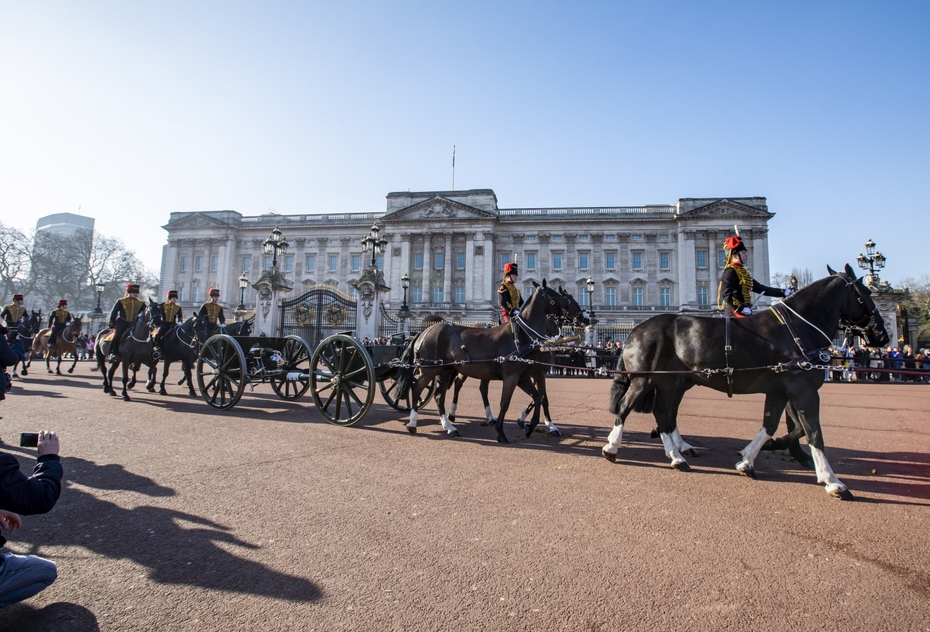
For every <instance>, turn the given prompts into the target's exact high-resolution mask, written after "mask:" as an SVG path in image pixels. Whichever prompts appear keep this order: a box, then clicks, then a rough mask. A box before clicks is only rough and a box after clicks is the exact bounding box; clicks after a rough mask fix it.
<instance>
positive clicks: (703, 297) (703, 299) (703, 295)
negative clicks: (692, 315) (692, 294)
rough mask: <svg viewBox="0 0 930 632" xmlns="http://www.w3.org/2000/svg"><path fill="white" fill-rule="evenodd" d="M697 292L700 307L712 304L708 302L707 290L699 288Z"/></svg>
mask: <svg viewBox="0 0 930 632" xmlns="http://www.w3.org/2000/svg"><path fill="white" fill-rule="evenodd" d="M697 291H698V305H703V306H706V305H710V303H708V302H707V288H706V287H699V288H698V289H697Z"/></svg>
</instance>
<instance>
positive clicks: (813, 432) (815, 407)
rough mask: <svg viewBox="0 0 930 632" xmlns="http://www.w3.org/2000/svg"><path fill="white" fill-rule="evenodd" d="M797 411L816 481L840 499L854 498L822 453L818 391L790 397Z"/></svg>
mask: <svg viewBox="0 0 930 632" xmlns="http://www.w3.org/2000/svg"><path fill="white" fill-rule="evenodd" d="M791 402H792V403H793V404H794V406H795V408H796V410H797V413H798V421H800V422H801V426H802V427H803V428H804V433H805V434H806V435H807V445H808V446H810V449H811V456H812V457H813V459H814V469H815V471H816V472H817V482H818V483H822V484H823V485H824V490H825V491H826V492H827V493H828V494H830V495H831V496H834V497H836V498H840V499H842V500H854V497H853V495H852V492H850V491H849V489H848V488H847V487H846V485H844V484H843V483H842V482H840V479H838V478H837V477H836V474H834V473H833V468H831V467H830V463H829V461H827V455H826V454H824V451H823V449H824V446H823V434H822V432H821V429H820V393H818V392H817V391H815V390H814V389H812V388H807V389H806V390H803V391H801V392H800V393H799V394H798V395H797V396H794V397H792V398H791Z"/></svg>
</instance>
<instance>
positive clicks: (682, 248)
mask: <svg viewBox="0 0 930 632" xmlns="http://www.w3.org/2000/svg"><path fill="white" fill-rule="evenodd" d="M694 257H695V255H694V232H692V231H684V230H679V231H678V306H679V307H678V308H679V310H680V309H681V308H682V307H685V306H686V305H691V304H696V303H697V272H696V268H695V265H696V262H695V260H694Z"/></svg>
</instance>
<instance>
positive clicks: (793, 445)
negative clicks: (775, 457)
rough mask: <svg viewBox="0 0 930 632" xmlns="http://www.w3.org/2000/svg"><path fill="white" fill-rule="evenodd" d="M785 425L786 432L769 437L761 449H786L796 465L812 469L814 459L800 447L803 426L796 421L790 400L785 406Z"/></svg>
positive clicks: (794, 410)
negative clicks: (776, 436)
mask: <svg viewBox="0 0 930 632" xmlns="http://www.w3.org/2000/svg"><path fill="white" fill-rule="evenodd" d="M785 426H786V427H787V428H788V434H786V435H785V436H784V437H779V438H778V439H770V440H768V441H766V442H765V445H763V446H762V449H763V450H772V451H774V450H787V451H788V454H790V455H791V458H793V459H794V460H795V461H796V462H797V463H798V465H800V466H801V467H803V468H805V469H808V470H813V469H814V461H813V460H812V459H811V457H810V455H809V454H808V453H807V452H805V451H804V448H802V447H801V437H803V436H804V428H803V427H802V426H801V422H800V421H798V411H797V409H796V408H795V407H794V404H792V403H791V402H790V401H789V402H788V405H787V406H786V407H785Z"/></svg>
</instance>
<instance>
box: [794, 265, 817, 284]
mask: <svg viewBox="0 0 930 632" xmlns="http://www.w3.org/2000/svg"><path fill="white" fill-rule="evenodd" d="M791 276H793V277H795V278H796V279H797V280H798V288H802V287H805V286H807V285H810V284H811V283H813V282H814V274H813V273H812V272H811V269H810V268H804V269H803V270H801V269H799V268H791Z"/></svg>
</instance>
